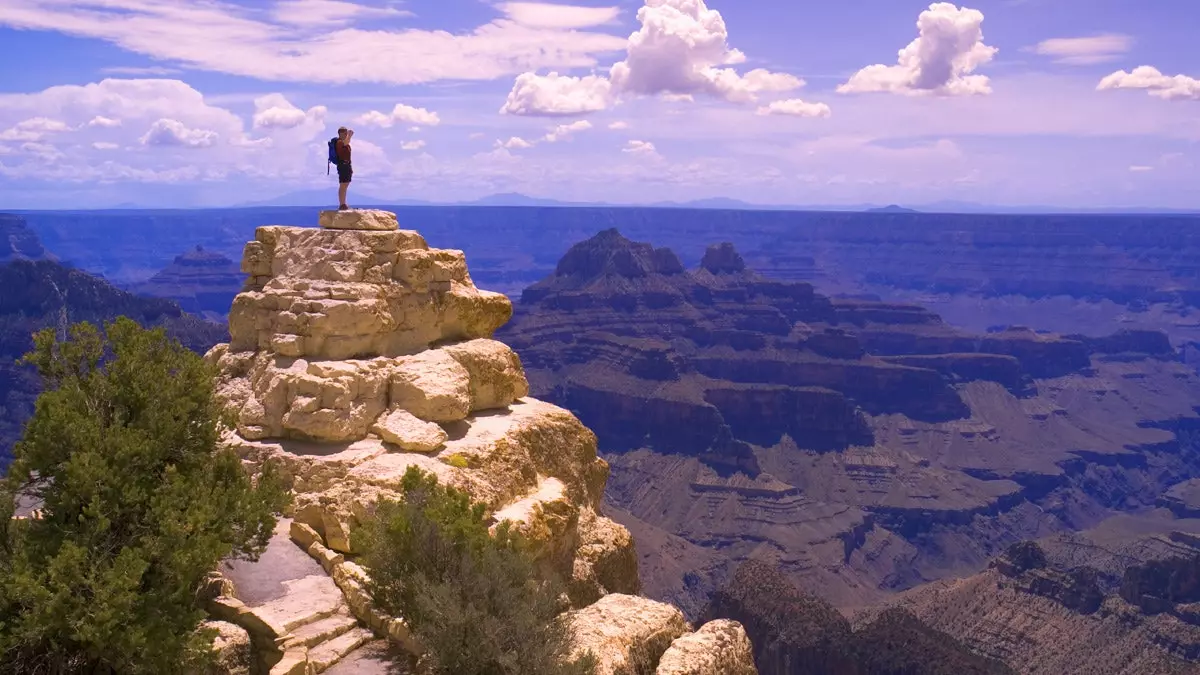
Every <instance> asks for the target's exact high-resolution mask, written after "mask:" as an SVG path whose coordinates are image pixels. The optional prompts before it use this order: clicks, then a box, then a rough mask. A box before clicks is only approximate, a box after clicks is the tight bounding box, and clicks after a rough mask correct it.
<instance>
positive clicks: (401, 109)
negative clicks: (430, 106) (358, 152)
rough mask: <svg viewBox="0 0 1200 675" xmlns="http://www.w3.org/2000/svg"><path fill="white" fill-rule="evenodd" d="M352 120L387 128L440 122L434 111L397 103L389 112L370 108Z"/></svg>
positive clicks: (431, 125)
mask: <svg viewBox="0 0 1200 675" xmlns="http://www.w3.org/2000/svg"><path fill="white" fill-rule="evenodd" d="M354 121H355V122H357V123H358V124H364V125H366V126H374V127H382V128H384V129H388V128H390V127H392V126H393V125H396V124H421V125H425V126H430V127H433V126H437V125H438V124H441V121H442V120H441V118H439V117H438V114H437V113H435V112H430V111H428V110H426V109H424V108H414V107H412V106H407V105H404V104H403V103H397V104H396V107H394V108H392V112H390V113H381V112H379V111H378V110H372V111H370V112H368V113H365V114H363V115H359V116H358V117H357V118H355V120H354Z"/></svg>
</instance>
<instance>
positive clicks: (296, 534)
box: [288, 520, 321, 551]
mask: <svg viewBox="0 0 1200 675" xmlns="http://www.w3.org/2000/svg"><path fill="white" fill-rule="evenodd" d="M288 534H289V536H291V538H292V541H294V542H296V543H297V544H299V545H300V548H302V549H304V550H306V551H307V550H308V547H309V546H312V545H313V544H315V543H317V542H319V541H321V535H319V534H317V531H316V530H314V529H313V528H312V527H310V526H308V525H305V524H304V523H302V522H300V521H297V520H293V521H292V524H291V529H290V530H289V532H288Z"/></svg>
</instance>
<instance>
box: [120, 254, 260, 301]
mask: <svg viewBox="0 0 1200 675" xmlns="http://www.w3.org/2000/svg"><path fill="white" fill-rule="evenodd" d="M245 280H246V275H245V274H243V273H242V271H241V268H240V267H239V265H238V264H237V263H235V262H233V261H232V260H230V259H229V258H226V257H225V256H223V255H221V254H220V253H216V252H214V251H208V250H205V249H204V247H203V246H197V247H195V248H193V249H192V250H190V251H188V252H187V253H184V254H182V255H179V256H177V257H176V258H175V260H173V261H172V262H171V264H170V265H168V266H167V267H165V268H163V269H162V270H161V271H159V272H158V273H157V274H155V275H154V276H152V277H150V278H149V279H147V280H146V281H144V282H141V283H139V284H135V285H134V286H132V287H130V290H131V291H132V292H134V293H137V294H138V295H144V296H147V297H152V298H167V299H169V300H174V301H175V302H177V303H179V306H180V307H182V308H183V309H184V311H188V312H192V313H194V314H206V315H210V316H215V317H224V316H225V314H226V313H227V312H228V311H229V306H230V303H231V302H232V301H233V298H234V297H235V296H236V295H237V294H238V293H239V292H240V291H241V290H242V285H243V284H244V283H245Z"/></svg>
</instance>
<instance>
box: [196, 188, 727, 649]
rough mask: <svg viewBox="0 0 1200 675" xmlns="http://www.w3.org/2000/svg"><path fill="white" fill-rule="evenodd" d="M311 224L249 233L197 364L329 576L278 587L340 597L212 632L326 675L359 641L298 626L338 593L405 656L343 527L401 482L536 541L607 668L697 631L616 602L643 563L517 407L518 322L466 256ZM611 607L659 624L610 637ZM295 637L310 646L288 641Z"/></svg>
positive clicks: (365, 222) (361, 222)
mask: <svg viewBox="0 0 1200 675" xmlns="http://www.w3.org/2000/svg"><path fill="white" fill-rule="evenodd" d="M320 223H321V225H322V227H320V228H304V227H284V226H268V227H262V228H259V230H258V233H257V235H256V237H255V240H254V241H251V242H250V243H248V244H247V245H246V249H245V255H244V257H243V261H242V269H243V271H244V272H245V273H246V274H247V276H248V279H247V282H246V287H245V290H244V291H243V292H242V293H240V294H239V295H238V296H237V298H236V299H235V300H234V302H233V307H232V310H231V311H230V314H229V324H230V335H231V341H230V342H229V343H228V344H221V345H218V346H216V347H214V348H213V349H212V350H211V351H210V352H209V353H208V355H207V357H206V358H207V359H208V360H209V361H210V362H211V363H213V364H215V365H216V366H217V368H218V369H219V371H220V378H219V383H218V384H219V387H218V389H219V394H220V395H221V396H222V397H223V398H224V400H225V401H226V403H227V405H228V406H229V408H230V409H231V410H232V411H233V413H234V415H235V418H236V430H235V431H234V432H231V435H230V437H229V439H228V442H229V443H230V444H231V445H233V446H234V447H235V448H236V449H237V450H238V451H239V452H240V454H241V455H242V457H243V458H244V460H245V462H246V463H247V465H248V466H249V467H251V468H253V467H257V466H261V464H262V463H263V462H264V461H266V460H268V459H270V460H275V461H276V462H278V464H279V465H280V466H281V467H282V468H283V469H284V471H285V473H286V474H287V475H288V476H289V477H290V478H291V480H292V484H293V486H294V492H295V500H294V502H295V503H294V520H292V521H290V522H289V523H288V524H286V527H287V528H288V534H287V536H288V537H290V539H291V540H292V541H293V542H295V544H296V545H299V547H300V549H301V550H303V551H305V552H307V553H308V555H309V556H311V557H312V558H313V559H314V562H315V563H316V564H317V565H319V569H321V570H323V574H321V573H318V572H316V571H312V572H310V573H306V574H307V575H308V576H302V577H298V578H295V579H292V580H282V581H281V583H282V584H283V585H284V586H288V587H291V586H292V585H297V584H301V585H315V586H320V587H326V588H336V589H338V590H340V593H336V592H335V595H336V596H337V597H336V598H334V599H331V601H330V602H331V604H330V606H329V609H328V610H327V611H326V610H322V611H320V612H315V613H314V611H313V610H312V609H310V608H308V607H306V606H304V605H303V603H302V602H301V601H299V600H294V601H293V600H288V599H287V598H288V597H289V596H288V595H287V594H285V595H284V596H282V597H281V598H277V599H272V600H265V601H261V602H260V603H259V604H258V605H257V606H256V605H254V603H253V601H252V600H247V601H245V602H243V601H242V600H239V599H238V598H236V597H235V596H236V591H235V590H234V591H232V592H231V590H230V589H225V590H222V591H221V592H220V593H219V594H218V597H217V598H216V599H215V600H214V601H213V603H214V604H213V605H212V607H213V609H214V610H215V611H216V612H217V613H218V614H219V616H218V617H217V618H222V619H225V620H234V618H238V617H241V619H240V620H241V621H242V623H243V624H250V625H252V626H257V628H258V630H259V635H260V641H261V642H263V643H264V644H267V645H268V647H269V648H268V649H267V651H268V652H269V653H267V654H266V656H265V658H266V660H267V661H268V663H270V664H272V665H274V667H275V669H276V670H274V671H272V672H276V671H279V672H285V671H287V669H288V668H292V667H295V668H303V667H308V668H311V669H312V670H313V671H315V672H319V671H320V670H323V669H324V668H326V667H328V666H329V665H331V663H332V661H335V660H337V658H341V657H342V656H345V655H346V654H348V653H349V652H350V651H353V650H354V648H356V647H358V646H359V645H361V644H365V641H355V643H354V644H350V643H349V642H347V641H349V640H350V638H344V637H341V636H339V635H338V634H333V633H329V634H326V633H322V631H321V630H319V629H318V628H313V629H311V630H309V629H305V626H309V625H316V624H317V623H319V622H321V621H323V620H324V618H323V617H327V616H332V615H333V614H336V613H338V612H340V611H342V610H340V609H338V607H340V606H342V604H339V603H343V601H342V600H341V599H340V598H341V597H343V596H344V598H345V600H344V606H345V607H347V610H345V611H348V612H349V613H351V614H352V615H353V616H354V617H356V618H357V619H358V620H359V621H360V622H361V623H363V624H365V626H366V627H367V628H369V629H371V630H373V631H375V632H376V634H378V635H380V636H381V637H387V638H390V639H391V640H393V641H394V642H397V643H398V644H401V645H405V646H411V645H408V639H409V638H408V636H407V630H406V628H405V627H404V625H403V622H402V619H399V618H396V617H386V616H382V615H381V614H380V613H379V612H378V611H377V610H375V609H374V608H373V607H372V606H371V603H370V601H369V598H368V597H367V595H366V593H365V591H364V583H363V582H364V580H365V574H366V573H365V571H364V570H363V569H362V568H361V567H359V566H358V565H357V564H355V563H354V562H353V559H354V554H355V553H356V552H357V549H356V547H355V543H354V541H353V535H352V532H353V530H354V528H353V525H354V524H355V523H359V522H362V520H363V519H364V518H367V517H368V516H369V514H370V513H371V511H372V508H373V504H374V503H375V501H376V500H378V499H380V498H384V497H386V498H400V492H399V482H400V480H401V478H402V476H403V475H404V473H405V471H406V470H407V469H408V468H409V467H418V468H420V469H422V470H424V471H426V472H430V473H433V474H435V475H437V476H438V477H439V479H440V480H441V481H443V482H445V483H447V484H450V485H454V486H456V487H459V488H461V489H464V490H466V491H467V492H468V493H469V494H470V495H471V497H472V498H473V499H474V500H476V501H481V502H484V503H486V504H487V506H488V507H489V508H490V509H491V510H492V511H493V513H494V517H495V519H496V520H497V521H500V520H510V521H512V522H513V523H515V524H516V525H517V526H518V527H519V528H520V529H521V530H523V531H524V532H526V533H527V534H528V535H529V536H530V537H531V539H532V540H533V541H534V542H535V543H536V546H537V547H538V548H537V551H538V555H539V557H540V559H541V560H542V561H544V563H545V564H547V565H550V566H552V568H553V569H554V570H555V571H556V572H558V573H559V574H561V575H562V576H563V577H564V578H566V579H568V580H569V585H568V588H569V595H570V599H571V602H572V605H573V606H574V607H575V608H576V610H577V614H575V615H574V617H573V619H572V620H573V621H574V623H575V625H576V626H577V627H578V630H577V631H576V632H577V634H578V635H579V640H581V642H582V643H588V644H590V643H589V638H587V637H586V635H590V634H593V633H596V632H597V631H598V632H599V634H603V635H609V637H608V638H605V640H607V642H605V640H601V642H602V643H605V644H610V643H611V644H613V645H616V647H612V648H609V647H604V645H603V644H601V645H600V648H598V651H599V652H600V653H599V656H600V658H601V661H602V662H603V663H616V662H617V661H620V660H621V659H620V658H619V657H617V656H613V653H615V652H613V649H616V650H617V652H620V651H621V650H625V652H628V651H629V650H631V649H633V650H641V652H645V653H646V654H648V655H649V657H650V658H652V659H654V660H657V658H658V657H659V656H661V655H662V653H663V652H664V651H666V650H667V649H668V648H669V647H670V646H671V643H672V641H673V640H674V639H675V638H677V637H681V636H683V635H685V634H688V633H690V632H691V628H690V626H689V625H688V624H686V622H685V621H684V620H683V617H682V615H681V614H680V613H679V611H678V610H676V609H674V608H671V607H669V606H667V605H662V604H661V603H655V602H652V601H650V600H645V599H641V598H636V597H634V596H631V595H624V594H633V593H637V592H638V590H639V587H640V585H639V580H638V575H637V560H636V557H635V553H634V548H633V542H632V540H631V538H630V535H629V532H628V531H627V530H626V529H625V528H624V527H622V526H620V525H618V524H616V523H615V522H613V521H611V520H609V519H608V518H607V517H605V516H603V515H601V513H600V502H601V496H602V494H603V492H604V486H605V482H606V480H607V476H608V464H607V462H605V461H604V460H603V459H600V458H599V457H598V456H597V454H596V437H595V435H594V434H593V433H592V432H591V431H590V430H588V429H587V428H586V427H584V426H583V425H582V424H581V423H580V422H579V420H578V419H576V418H575V416H574V415H572V414H571V413H569V412H567V411H566V410H564V409H562V408H558V407H556V406H553V405H550V404H548V403H544V402H541V401H538V400H536V399H533V398H530V397H529V396H528V393H529V385H528V382H527V381H526V378H525V372H524V369H523V366H522V361H521V359H520V358H519V357H518V356H517V355H516V354H515V353H514V352H513V351H512V349H510V348H509V347H508V346H506V345H504V344H502V343H500V342H497V341H495V340H493V339H491V337H492V334H493V332H494V331H495V330H496V329H497V328H499V327H500V326H501V325H503V324H504V323H505V322H506V321H507V320H508V319H509V317H510V316H511V313H512V306H511V304H510V302H509V300H508V299H507V298H506V297H505V296H503V295H500V294H498V293H491V292H488V291H483V290H480V289H478V288H476V287H475V285H474V284H473V283H472V280H471V277H470V275H469V274H468V272H467V265H466V260H465V258H464V256H463V253H462V252H461V251H457V250H442V249H435V248H430V247H429V246H428V245H427V244H426V242H425V240H424V238H422V237H421V235H419V234H418V233H416V232H413V231H409V230H401V229H399V226H398V224H397V221H396V218H395V215H394V214H391V213H388V212H383V211H350V212H326V213H322V214H321V218H320ZM289 545H290V544H289ZM280 555H294V554H292V553H286V554H284V553H281V554H280ZM304 565H305V564H304V563H301V562H295V563H293V564H290V565H280V567H293V568H297V567H303V566H304ZM230 574H232V575H233V577H238V576H239V575H241V576H242V577H247V578H253V575H252V574H248V573H247V572H245V571H242V572H238V571H237V570H236V569H235V570H231V571H230ZM324 575H328V576H327V577H326V576H324ZM315 586H314V587H315ZM235 588H236V585H235ZM601 598H604V600H601ZM622 598H627V599H628V600H622ZM597 600H601V603H604V604H600V603H596V601H597ZM622 602H625V603H626V604H628V603H629V602H632V603H634V604H637V603H641V605H640V606H641V610H646V609H647V608H650V609H653V610H654V611H656V612H658V614H653V616H651V617H650V618H646V616H645V615H644V614H643V615H642V618H641V619H640V620H641V621H643V624H644V625H645V626H646V627H647V630H648V631H649V632H648V633H647V634H646V635H644V636H642V635H640V634H638V635H627V636H624V637H621V636H617V637H613V634H612V633H611V632H610V631H611V630H614V629H612V628H610V627H607V626H606V625H605V624H604V621H605V619H604V617H605V616H607V615H608V613H612V612H616V613H617V614H620V613H621V610H620V607H621V605H620V603H622ZM296 603H300V604H301V606H300V607H299V608H297V607H295V606H294V605H295V604H296ZM593 603H596V604H593ZM614 603H616V604H614ZM614 608H615V609H614ZM641 610H639V612H641ZM659 614H661V615H662V616H664V617H668V619H664V620H663V621H666V624H664V623H663V621H659V620H658V619H655V618H653V617H655V616H658V615H659ZM249 616H253V617H257V618H249ZM285 616H290V617H293V618H291V619H287V618H279V617H285ZM231 617H232V618H231ZM272 617H277V618H275V619H272ZM667 624H669V627H664V626H666V625H667ZM621 625H626V624H621ZM302 629H304V630H309V632H313V634H314V636H315V637H314V639H313V640H304V639H300V638H299V637H298V636H297V634H296V631H300V630H302ZM589 631H591V632H590V633H589ZM618 632H619V631H618ZM252 633H253V631H252ZM342 635H350V634H349V633H343V634H342ZM318 638H319V639H318ZM322 640H324V642H322ZM332 640H342V641H343V642H347V644H345V645H341V646H337V645H334V643H333V642H332ZM330 645H333V646H330ZM717 646H719V647H721V648H722V649H724V648H725V647H724V643H723V642H719V641H718V643H715V646H714V648H716V647H717ZM681 649H683V648H682V647H681ZM319 655H320V657H319V658H318V656H319ZM335 656H336V657H337V658H334V657H335ZM614 659H616V661H614ZM306 663H307V666H305V665H304V664H306ZM614 667H616V666H614Z"/></svg>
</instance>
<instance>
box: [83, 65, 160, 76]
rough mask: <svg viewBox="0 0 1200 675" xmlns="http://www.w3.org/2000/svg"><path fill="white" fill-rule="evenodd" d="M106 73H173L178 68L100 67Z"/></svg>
mask: <svg viewBox="0 0 1200 675" xmlns="http://www.w3.org/2000/svg"><path fill="white" fill-rule="evenodd" d="M100 72H102V73H104V74H106V75H158V76H162V75H174V74H176V73H178V72H179V69H178V68H163V67H162V66H109V67H107V68H101V69H100Z"/></svg>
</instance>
